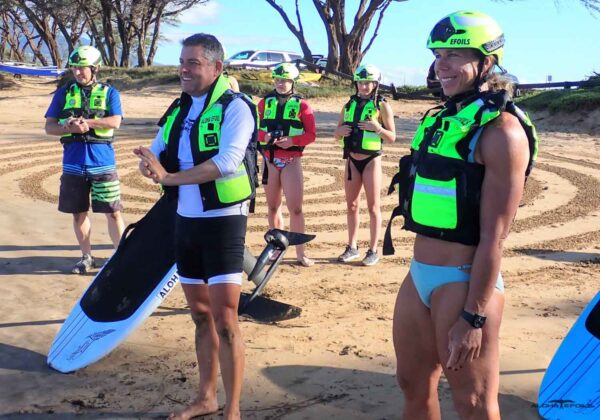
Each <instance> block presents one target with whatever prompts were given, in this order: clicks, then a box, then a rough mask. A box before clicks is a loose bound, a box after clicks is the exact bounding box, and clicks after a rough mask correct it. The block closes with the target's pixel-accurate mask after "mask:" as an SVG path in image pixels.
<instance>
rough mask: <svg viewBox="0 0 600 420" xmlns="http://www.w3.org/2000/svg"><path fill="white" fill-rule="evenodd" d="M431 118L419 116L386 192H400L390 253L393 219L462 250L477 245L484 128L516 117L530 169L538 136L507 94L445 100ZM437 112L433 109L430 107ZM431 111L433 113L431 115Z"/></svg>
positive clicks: (388, 234) (387, 250)
mask: <svg viewBox="0 0 600 420" xmlns="http://www.w3.org/2000/svg"><path fill="white" fill-rule="evenodd" d="M438 108H441V109H440V110H439V111H438V112H436V113H434V114H433V115H428V113H429V111H428V113H427V114H426V115H425V117H423V119H422V121H421V125H420V126H419V127H418V128H417V131H416V133H415V136H414V138H413V141H412V144H411V154H410V155H407V156H404V157H403V158H402V159H400V172H399V173H397V174H396V175H395V176H394V178H393V179H392V182H391V185H390V189H389V191H388V193H391V192H392V191H393V190H394V189H395V186H396V185H398V187H399V188H398V189H399V206H398V207H396V208H395V209H394V210H393V212H392V216H391V218H390V221H389V223H388V226H387V229H386V233H385V237H384V245H383V247H384V248H383V252H384V254H385V255H389V254H393V253H394V248H393V246H392V240H391V225H392V220H393V219H394V218H395V217H396V216H398V215H402V216H404V226H403V229H406V230H410V231H412V232H416V233H418V234H421V235H424V236H428V237H431V238H436V239H442V240H446V241H450V242H459V243H462V244H465V245H477V244H478V243H479V235H480V224H479V217H480V215H479V212H480V201H481V187H482V184H483V177H484V174H485V166H484V165H482V164H480V163H477V162H476V161H475V150H476V146H477V142H478V140H479V137H480V136H481V133H482V131H483V129H484V128H485V126H486V125H487V124H489V123H490V122H491V121H493V120H495V119H496V118H498V117H499V116H500V114H501V113H502V112H509V113H510V114H512V115H514V116H515V117H517V118H518V120H519V122H520V123H521V126H522V127H523V129H524V130H525V133H526V135H527V140H528V142H529V163H528V165H527V170H526V172H525V176H526V177H527V176H528V175H529V173H530V172H531V170H532V168H533V164H534V162H535V160H536V158H537V153H538V136H537V133H536V130H535V127H534V126H533V124H532V123H531V121H530V119H529V117H528V116H527V114H525V113H524V112H523V111H521V110H520V109H519V108H517V106H516V105H515V104H514V103H513V102H511V101H509V97H508V95H507V93H506V92H505V91H499V92H483V93H479V94H477V95H476V96H475V97H472V98H471V99H467V100H465V101H463V102H462V108H461V109H460V110H459V111H457V106H456V103H453V102H452V101H448V102H447V103H446V104H445V105H444V106H443V107H438ZM434 109H435V108H434ZM430 111H431V110H430Z"/></svg>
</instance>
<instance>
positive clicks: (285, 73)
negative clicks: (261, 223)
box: [258, 63, 316, 267]
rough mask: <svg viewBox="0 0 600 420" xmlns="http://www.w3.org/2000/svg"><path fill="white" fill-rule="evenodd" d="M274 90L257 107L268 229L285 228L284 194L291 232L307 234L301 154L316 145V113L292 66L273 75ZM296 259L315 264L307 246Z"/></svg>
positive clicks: (281, 67)
mask: <svg viewBox="0 0 600 420" xmlns="http://www.w3.org/2000/svg"><path fill="white" fill-rule="evenodd" d="M271 75H272V77H273V83H274V84H275V90H274V91H273V92H271V93H269V94H268V95H267V96H265V97H264V98H263V99H261V100H260V102H259V103H258V114H259V118H260V127H259V132H258V142H259V146H260V149H261V153H262V155H263V158H264V161H265V165H264V170H263V179H262V183H263V185H264V187H265V194H266V196H267V207H268V219H269V228H278V229H282V228H283V216H282V213H281V203H282V194H285V201H286V205H287V208H288V211H289V214H290V230H291V231H292V232H300V233H304V213H303V211H302V201H303V199H304V175H303V172H302V160H301V158H302V153H303V150H304V147H306V146H307V145H309V144H310V143H312V142H314V141H315V138H316V128H315V117H314V115H313V111H312V109H311V107H310V105H309V104H308V102H306V101H305V100H304V99H302V97H301V96H300V95H298V94H296V93H295V92H294V83H295V81H296V80H298V77H299V76H300V72H299V71H298V68H297V67H296V66H295V65H294V64H292V63H281V64H279V65H278V66H277V67H275V68H274V69H273V71H272V73H271ZM296 259H297V260H298V263H299V264H300V265H302V266H304V267H309V266H311V265H313V264H314V263H313V261H312V260H311V259H310V258H308V257H307V256H306V255H305V253H304V245H297V246H296Z"/></svg>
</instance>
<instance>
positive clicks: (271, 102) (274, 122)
mask: <svg viewBox="0 0 600 420" xmlns="http://www.w3.org/2000/svg"><path fill="white" fill-rule="evenodd" d="M264 103H265V109H264V112H263V118H262V120H261V121H260V127H259V129H260V130H261V131H264V132H265V133H273V132H276V131H279V134H280V137H286V136H290V137H293V136H299V135H302V134H304V125H303V124H302V120H301V119H300V104H301V103H302V96H300V95H290V96H289V97H288V98H287V99H286V102H285V103H284V104H280V103H279V99H278V97H277V94H276V93H275V92H272V93H270V94H268V95H267V96H265V98H264ZM260 147H261V148H262V149H267V150H275V149H282V148H281V147H279V146H277V145H274V144H272V143H271V144H268V143H267V142H266V141H261V142H260ZM282 150H294V151H299V152H301V151H303V150H304V146H292V147H289V148H287V149H282Z"/></svg>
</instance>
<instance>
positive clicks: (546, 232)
mask: <svg viewBox="0 0 600 420" xmlns="http://www.w3.org/2000/svg"><path fill="white" fill-rule="evenodd" d="M32 80H33V79H32ZM32 80H24V81H22V82H19V83H18V84H17V85H16V86H12V87H10V88H7V89H5V90H3V91H1V92H0V115H1V116H2V117H0V122H1V123H0V183H1V185H2V191H1V192H0V194H1V195H2V197H1V199H0V201H1V202H2V203H3V204H2V211H1V212H0V232H2V239H1V240H0V295H2V296H3V297H4V302H3V310H2V311H1V313H2V315H0V415H2V414H8V415H14V416H16V415H17V414H19V413H21V414H22V415H25V416H26V418H32V419H38V418H46V417H49V416H53V418H55V416H56V418H61V417H62V418H70V416H72V415H73V414H77V413H79V414H82V415H83V418H97V417H106V418H116V417H118V418H161V417H162V416H164V415H165V414H167V413H168V412H169V411H170V410H172V409H173V407H175V406H176V405H179V404H180V403H186V402H190V401H191V400H192V399H193V397H194V391H195V389H196V386H197V373H196V366H195V362H194V360H195V358H194V354H193V330H192V324H191V321H190V320H189V316H188V315H187V311H186V310H185V301H184V298H183V295H182V293H181V292H180V291H179V290H177V291H176V292H175V293H173V294H172V295H171V296H170V297H169V298H168V299H167V301H166V303H165V305H164V306H162V307H160V308H159V310H158V311H157V313H155V314H154V315H153V316H152V317H150V318H149V319H148V320H147V321H146V322H145V323H144V324H143V326H142V327H141V328H140V329H139V330H138V331H137V332H135V333H134V334H133V335H132V336H131V337H130V338H129V339H128V340H127V341H126V342H125V343H124V344H123V345H121V346H120V347H119V348H118V349H117V350H115V351H114V352H113V353H112V354H111V355H109V356H108V357H107V358H105V359H103V360H101V361H100V362H98V363H96V364H94V365H92V366H90V367H89V368H87V369H84V370H82V371H80V372H77V373H75V374H73V375H61V374H58V373H56V372H53V371H51V370H49V369H48V368H47V367H46V366H45V355H46V353H47V350H48V347H49V345H50V343H51V341H52V338H53V337H54V335H55V334H56V332H57V330H58V329H59V327H60V325H61V323H62V320H63V319H64V318H65V316H66V315H67V314H68V312H69V311H70V309H71V307H72V305H73V304H74V302H75V300H76V299H77V298H78V297H79V296H80V294H81V293H82V291H83V290H84V289H85V287H86V286H87V284H88V283H89V281H90V280H91V277H86V276H83V277H79V276H71V275H68V274H67V273H66V270H67V269H68V267H69V266H70V264H71V263H72V260H74V259H75V258H76V257H77V256H78V255H79V251H78V248H77V246H76V245H75V244H76V242H75V238H74V236H73V233H72V230H71V221H70V216H68V215H63V214H60V213H58V211H57V210H56V203H57V199H58V184H59V177H60V173H61V166H60V163H61V152H62V150H61V147H60V144H59V143H58V139H56V138H51V137H49V136H46V135H45V134H44V133H43V114H44V112H45V110H46V107H47V105H48V103H49V101H50V95H49V93H50V92H51V91H52V87H51V86H49V85H44V84H40V83H39V82H35V81H32ZM176 95H177V90H176V89H175V88H173V87H169V88H155V89H144V90H142V91H139V92H124V93H123V94H122V101H123V105H124V108H125V113H126V119H125V121H124V123H123V125H122V128H121V129H120V130H119V132H118V141H117V142H116V144H115V149H116V153H117V161H118V171H119V175H120V178H121V183H122V193H123V201H124V204H125V206H126V210H125V219H126V221H127V222H132V221H135V220H137V219H138V218H139V217H141V215H143V214H144V213H145V212H146V211H147V210H148V209H149V208H150V206H151V205H152V203H153V202H154V201H156V199H157V198H158V194H159V189H158V187H157V186H156V185H153V184H152V183H151V182H149V181H148V180H147V179H145V178H143V177H142V176H141V175H140V174H139V173H138V171H137V158H136V157H135V156H134V155H133V154H132V152H131V151H132V149H133V148H135V147H136V146H138V145H147V144H149V143H150V142H151V140H152V138H153V137H154V134H155V132H156V126H155V122H156V121H157V119H158V118H159V117H160V115H161V114H162V112H163V111H164V109H166V107H167V106H168V105H169V104H170V102H171V100H172V99H173V98H174V97H175V96H176ZM344 100H345V99H344V98H337V99H327V100H313V101H311V104H312V105H313V108H314V109H315V111H316V120H317V132H318V138H317V142H316V143H315V144H313V145H311V146H309V147H307V148H306V150H305V157H304V158H303V167H304V173H305V195H304V196H305V198H304V212H305V216H306V226H307V227H306V231H307V232H308V233H315V234H316V235H317V238H316V239H315V240H314V241H313V242H312V243H311V244H310V245H309V246H308V248H307V249H308V251H307V253H308V255H309V256H311V257H312V258H314V259H315V261H316V265H315V266H314V267H311V268H302V267H299V266H297V265H295V264H293V261H294V253H293V250H292V251H291V252H290V253H289V254H288V255H287V256H286V257H287V258H286V261H287V262H288V263H284V264H283V265H282V266H281V268H280V270H279V271H278V273H277V275H276V276H275V278H274V279H273V280H272V281H271V282H270V283H269V285H268V286H267V289H266V294H267V295H268V296H269V297H271V298H274V299H277V300H280V301H283V302H287V303H291V304H294V305H297V306H300V307H302V308H303V313H302V316H301V317H299V318H297V319H294V320H290V321H286V322H281V323H276V324H273V325H258V324H255V323H251V322H244V323H243V324H242V330H243V333H244V336H245V338H246V356H247V374H246V378H245V388H244V392H243V401H242V410H243V414H242V416H243V417H244V418H250V419H263V418H268V419H279V418H285V419H305V418H311V419H312V418H315V419H316V418H324V417H326V416H327V417H330V418H340V419H342V418H344V419H383V418H386V419H390V418H398V417H399V413H400V412H401V409H402V404H403V402H402V401H403V399H402V394H401V392H400V391H399V389H398V388H397V386H396V385H395V379H394V366H395V361H394V353H393V346H392V342H391V320H392V309H393V304H394V299H395V295H396V292H397V290H398V288H399V286H400V284H401V282H402V280H403V278H404V275H405V273H406V271H407V268H408V262H409V259H410V255H411V247H412V236H413V235H412V234H410V233H408V232H405V231H402V230H401V218H399V219H397V220H396V222H395V223H394V227H393V234H394V243H395V246H396V255H395V256H392V257H384V258H382V260H381V262H380V263H379V264H378V265H376V266H374V267H370V268H365V267H362V266H360V265H359V264H358V263H357V264H347V265H340V264H338V263H337V262H336V257H337V255H338V254H339V253H340V252H341V251H342V250H343V248H344V246H345V244H346V240H347V233H346V211H345V207H346V205H345V198H344V192H343V184H342V182H343V170H344V167H343V165H344V161H342V159H341V151H340V148H339V147H338V145H337V142H334V141H333V139H332V136H331V134H332V132H333V129H334V128H335V124H336V122H337V118H338V113H339V110H340V109H341V106H342V105H343V102H344ZM391 103H392V107H393V109H394V111H395V115H396V119H395V122H396V127H397V132H398V137H399V139H398V141H397V143H396V144H394V145H392V146H387V147H386V148H385V155H384V157H383V171H384V180H383V188H382V194H385V191H386V190H387V187H388V183H389V181H390V179H391V176H392V175H393V174H394V173H395V171H396V169H397V163H398V159H399V157H400V156H401V155H402V154H404V153H406V151H407V150H408V144H409V141H410V136H411V133H412V132H413V131H414V129H415V127H416V126H417V124H418V118H419V115H420V113H422V112H423V111H425V110H426V109H428V108H429V107H431V106H433V105H434V104H435V103H434V102H426V101H417V102H404V101H402V102H398V101H391ZM552 128H553V129H554V130H555V131H549V130H544V131H542V132H541V153H540V156H539V160H538V164H537V165H536V168H535V169H534V171H533V174H532V176H531V177H530V179H529V181H528V184H527V189H526V193H525V197H524V199H523V201H522V204H521V207H520V209H519V213H518V215H517V218H516V221H515V223H514V225H513V229H512V233H511V235H510V236H509V239H508V240H507V242H506V244H505V259H504V262H503V274H504V276H505V279H506V283H507V291H506V293H507V303H506V309H505V318H504V323H503V327H502V331H501V333H502V343H501V352H502V353H501V370H502V376H501V397H500V403H501V410H502V414H503V417H504V418H508V419H529V418H531V419H534V418H537V417H536V414H535V413H536V409H535V408H534V407H533V403H534V402H535V400H536V397H537V387H538V386H539V383H540V382H541V379H542V375H543V372H544V370H545V368H546V367H547V365H548V363H549V361H550V358H551V357H552V355H553V353H554V350H555V349H556V347H557V346H558V345H559V344H560V340H561V339H562V337H564V335H565V334H566V332H567V330H568V328H569V326H570V325H571V324H572V322H573V321H574V320H575V318H576V316H577V314H578V313H579V312H580V311H581V309H582V308H583V307H584V306H585V305H586V303H587V302H588V301H589V300H590V299H591V298H592V297H593V296H594V295H595V293H596V292H597V291H598V289H599V288H600V274H599V270H598V264H599V262H600V138H599V137H598V136H597V135H595V136H594V135H588V134H575V133H569V132H568V131H572V130H571V129H570V127H567V126H565V127H562V128H561V127H552ZM362 200H363V201H362V204H363V208H362V211H361V228H360V232H359V238H360V242H359V247H360V248H361V250H362V251H363V252H364V251H365V250H366V245H367V240H368V215H367V213H366V209H365V208H364V205H365V200H364V197H363V198H362ZM396 203H397V195H395V194H394V195H391V196H385V195H384V196H383V199H382V212H383V220H384V223H383V227H385V225H386V224H387V221H388V218H389V215H390V213H391V210H392V208H393V207H394V206H395V205H396ZM92 223H93V238H92V241H93V243H94V244H99V246H97V247H96V248H95V249H98V251H96V252H95V253H96V254H97V255H98V256H99V257H100V258H101V259H105V258H108V256H110V253H111V250H110V247H109V246H108V244H109V241H108V236H107V234H106V232H105V230H106V228H105V221H104V217H103V216H98V215H94V216H93V218H92ZM266 227H267V223H266V206H265V199H264V194H263V192H262V190H260V191H259V195H258V198H257V206H256V213H255V214H254V215H252V216H251V217H250V219H249V233H248V237H247V240H248V244H249V245H250V247H251V249H252V250H253V252H254V253H255V254H257V253H259V252H260V251H261V249H262V247H263V243H264V242H263V239H262V235H263V233H264V231H265V230H266ZM140 263H143V262H140ZM245 287H249V286H248V285H246V286H245ZM440 398H441V400H442V407H443V411H444V418H448V419H454V418H456V414H455V412H454V410H453V409H452V404H451V397H450V394H449V390H448V387H447V385H446V384H445V383H444V382H443V381H442V384H441V385H440ZM220 401H221V403H222V400H220ZM215 418H217V417H215Z"/></svg>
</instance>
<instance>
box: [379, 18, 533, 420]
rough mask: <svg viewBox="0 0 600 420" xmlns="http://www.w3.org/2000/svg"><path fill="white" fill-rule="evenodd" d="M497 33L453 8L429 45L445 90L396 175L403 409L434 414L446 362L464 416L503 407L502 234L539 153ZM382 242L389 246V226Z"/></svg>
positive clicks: (492, 413)
mask: <svg viewBox="0 0 600 420" xmlns="http://www.w3.org/2000/svg"><path fill="white" fill-rule="evenodd" d="M503 45H504V35H503V33H502V30H501V29H500V27H499V26H498V24H497V23H496V22H495V21H494V20H493V19H492V18H490V17H489V16H487V15H485V14H483V13H480V12H475V11H461V12H456V13H452V14H450V15H448V16H446V17H445V18H444V19H442V20H441V21H439V22H438V23H437V24H436V25H435V26H434V28H433V30H432V31H431V33H430V35H429V39H428V42H427V48H429V49H431V50H432V52H433V54H434V56H435V73H436V75H437V77H438V78H439V80H440V83H441V86H442V90H443V93H444V96H445V97H448V98H449V99H448V101H447V102H446V103H445V104H444V105H443V106H440V107H437V108H434V109H432V110H430V111H429V112H428V113H427V114H426V115H425V116H424V117H423V119H422V121H421V125H420V126H419V128H418V129H417V131H416V133H415V137H414V138H413V141H412V144H411V154H410V155H407V156H405V157H403V158H402V159H401V160H400V172H399V173H398V174H397V175H396V177H394V180H393V181H392V182H393V183H394V184H398V185H399V187H400V203H399V206H398V207H397V208H396V209H395V210H394V212H393V214H392V219H393V217H395V216H396V215H400V214H401V215H402V216H404V229H406V230H409V231H412V232H415V233H416V234H417V236H416V239H415V243H414V249H413V259H412V261H411V265H410V271H409V273H408V274H407V276H406V278H405V280H404V282H403V283H402V286H401V288H400V291H399V292H398V296H397V299H396V306H395V309H394V326H393V337H394V348H395V350H396V359H397V370H396V376H397V380H398V383H399V385H400V387H401V388H402V390H403V392H404V397H405V400H404V414H403V417H404V418H405V419H416V418H427V419H439V418H440V416H441V414H440V405H439V400H438V394H437V390H438V383H439V379H440V376H441V374H442V372H444V374H445V376H446V378H447V380H448V383H449V384H450V388H451V390H452V397H453V401H454V405H455V407H456V410H457V411H458V414H459V416H460V417H461V418H463V419H499V418H500V410H499V406H498V386H499V380H500V376H499V342H498V336H499V330H500V321H501V317H502V310H503V306H504V293H503V291H504V283H503V279H502V275H501V274H500V259H501V256H502V244H503V241H504V240H505V239H506V236H507V235H508V231H509V228H510V225H511V222H512V220H513V219H514V217H515V214H516V211H517V208H518V205H519V202H520V200H521V197H522V195H523V189H524V185H525V180H526V178H527V176H528V174H529V172H530V171H531V168H532V166H533V163H534V160H535V157H536V155H537V145H538V139H537V135H536V132H535V128H534V127H533V125H532V124H531V121H530V120H529V118H528V117H527V116H526V115H525V114H524V113H523V112H522V111H521V110H519V109H518V108H517V107H516V106H515V105H514V104H513V103H512V102H511V100H510V95H509V92H507V91H506V90H505V89H503V86H502V84H501V81H499V80H497V77H496V76H493V75H492V70H493V67H494V65H496V64H498V65H499V64H500V62H501V60H502V55H503ZM390 226H391V220H390V224H389V225H388V230H387V231H386V236H385V239H384V254H387V253H393V247H392V246H391V236H390V235H389V232H390V230H389V228H390Z"/></svg>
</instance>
